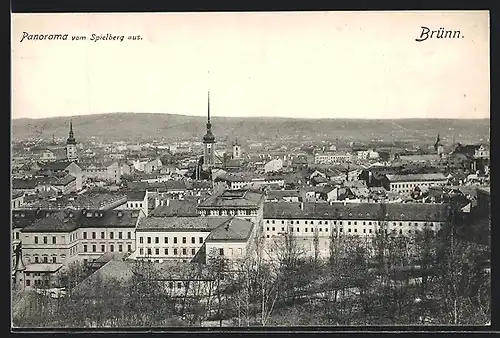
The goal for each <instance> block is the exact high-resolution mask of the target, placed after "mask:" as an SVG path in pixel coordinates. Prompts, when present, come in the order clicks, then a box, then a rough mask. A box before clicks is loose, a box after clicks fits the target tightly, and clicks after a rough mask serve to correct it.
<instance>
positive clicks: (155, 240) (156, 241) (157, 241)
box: [139, 236, 203, 244]
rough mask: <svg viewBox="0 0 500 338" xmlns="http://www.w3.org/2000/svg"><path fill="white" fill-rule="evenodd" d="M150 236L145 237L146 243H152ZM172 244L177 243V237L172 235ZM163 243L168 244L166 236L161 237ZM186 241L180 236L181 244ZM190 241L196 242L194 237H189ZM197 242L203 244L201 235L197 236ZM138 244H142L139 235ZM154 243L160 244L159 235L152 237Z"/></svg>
mask: <svg viewBox="0 0 500 338" xmlns="http://www.w3.org/2000/svg"><path fill="white" fill-rule="evenodd" d="M152 238H153V237H146V241H147V244H152V242H151V241H152ZM173 239H174V242H173V243H174V244H177V237H174V238H173ZM163 243H164V244H168V237H163ZM186 243H187V237H182V244H186ZM191 243H192V244H195V243H196V237H191ZM198 243H199V244H203V237H198ZM139 244H144V237H142V236H140V237H139ZM154 244H160V237H154Z"/></svg>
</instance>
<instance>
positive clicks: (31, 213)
mask: <svg viewBox="0 0 500 338" xmlns="http://www.w3.org/2000/svg"><path fill="white" fill-rule="evenodd" d="M57 211H58V210H35V209H21V210H13V211H12V229H17V228H25V227H27V226H28V225H31V224H33V223H34V222H35V220H37V219H39V218H45V217H47V215H48V214H51V213H54V212H57Z"/></svg>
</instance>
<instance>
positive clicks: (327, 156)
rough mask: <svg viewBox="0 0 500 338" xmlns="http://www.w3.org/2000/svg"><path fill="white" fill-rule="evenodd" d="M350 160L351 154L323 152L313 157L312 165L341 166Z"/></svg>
mask: <svg viewBox="0 0 500 338" xmlns="http://www.w3.org/2000/svg"><path fill="white" fill-rule="evenodd" d="M351 160H352V155H351V154H349V153H342V152H324V153H316V154H315V155H314V164H342V163H348V162H350V161H351Z"/></svg>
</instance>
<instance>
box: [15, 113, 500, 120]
mask: <svg viewBox="0 0 500 338" xmlns="http://www.w3.org/2000/svg"><path fill="white" fill-rule="evenodd" d="M114 114H150V115H177V116H184V117H206V115H186V114H176V113H155V112H108V113H93V114H80V115H59V116H50V117H17V118H12V121H14V120H23V119H25V120H43V119H57V118H66V117H67V118H74V117H86V116H96V115H114ZM211 117H215V118H220V117H222V118H278V119H286V120H489V119H490V117H453V118H450V117H373V118H369V117H365V118H363V117H356V118H353V117H287V116H266V115H261V116H259V115H257V116H249V115H243V116H227V115H215V116H211Z"/></svg>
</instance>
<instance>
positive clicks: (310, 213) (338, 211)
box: [264, 202, 448, 221]
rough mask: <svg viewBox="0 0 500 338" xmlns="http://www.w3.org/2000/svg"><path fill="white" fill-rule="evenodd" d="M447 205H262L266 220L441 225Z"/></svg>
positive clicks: (278, 203)
mask: <svg viewBox="0 0 500 338" xmlns="http://www.w3.org/2000/svg"><path fill="white" fill-rule="evenodd" d="M384 208H385V213H384ZM447 210H448V209H447V205H445V204H424V203H387V204H383V205H382V204H379V203H346V204H343V203H334V204H332V205H330V204H329V203H303V210H302V209H301V203H290V202H288V203H287V202H284V203H283V202H281V203H280V202H277V203H272V202H271V203H267V202H266V203H265V204H264V218H267V219H273V218H274V219H345V220H349V219H352V220H365V219H366V220H380V219H381V217H382V216H383V215H384V217H383V218H384V219H385V220H398V221H444V220H445V219H446V217H447Z"/></svg>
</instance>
